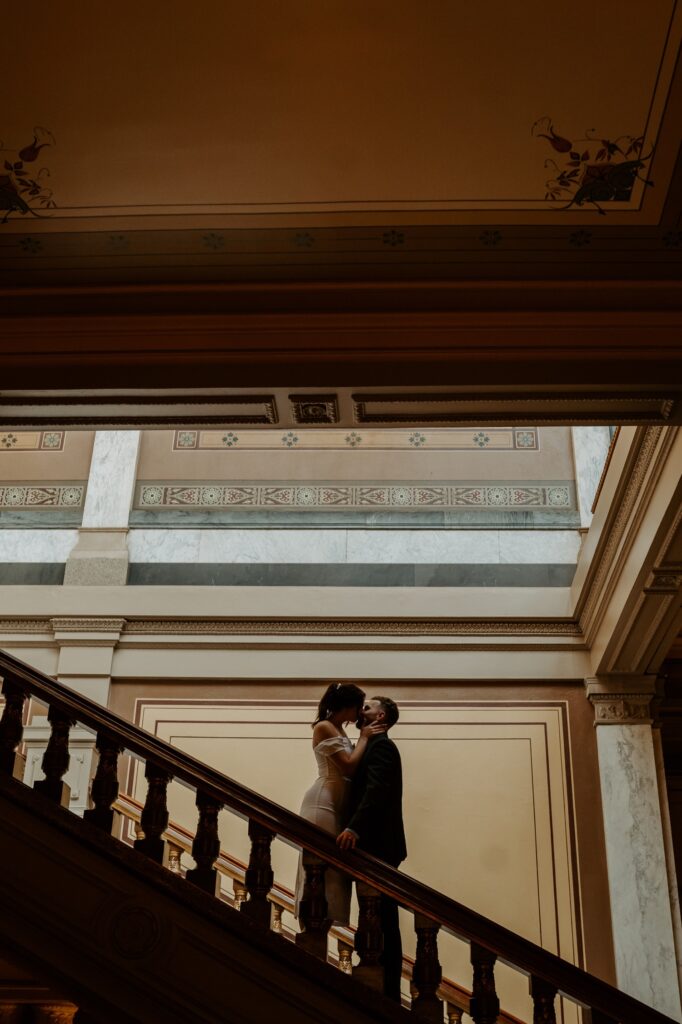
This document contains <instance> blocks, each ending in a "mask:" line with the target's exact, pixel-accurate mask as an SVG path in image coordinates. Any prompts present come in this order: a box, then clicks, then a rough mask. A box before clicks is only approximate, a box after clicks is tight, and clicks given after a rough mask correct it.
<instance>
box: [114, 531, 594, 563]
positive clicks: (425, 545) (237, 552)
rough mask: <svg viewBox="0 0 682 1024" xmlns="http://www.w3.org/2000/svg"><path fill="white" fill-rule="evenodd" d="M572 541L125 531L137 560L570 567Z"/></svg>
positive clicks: (554, 534) (496, 535)
mask: <svg viewBox="0 0 682 1024" xmlns="http://www.w3.org/2000/svg"><path fill="white" fill-rule="evenodd" d="M536 537H538V542H537V544H536V543H535V538H536ZM579 541H580V537H579V534H578V533H577V531H575V530H569V531H564V530H551V531H549V530H548V531H534V532H530V533H515V532H509V531H504V530H471V531H469V530H380V529H372V530H362V529H357V530H333V529H332V530H324V531H322V530H298V529H290V530H247V529H232V530H211V529H203V530H196V529H194V530H193V529H185V530H166V529H153V530H148V529H131V531H130V534H129V537H128V547H129V552H130V561H131V562H138V563H145V562H146V563H190V562H201V563H212V562H214V563H224V562H233V563H239V562H242V563H248V562H251V563H263V564H265V563H290V564H293V563H297V562H303V563H325V562H328V563H334V564H339V563H345V562H347V563H350V564H352V563H362V564H368V563H369V564H378V563H395V564H406V563H407V564H420V563H424V564H438V563H449V564H460V563H461V564H476V563H483V564H491V565H495V564H498V563H500V562H504V563H515V564H531V563H534V564H539V563H544V564H568V565H573V564H575V560H576V555H577V550H578V545H579ZM515 542H517V543H515Z"/></svg>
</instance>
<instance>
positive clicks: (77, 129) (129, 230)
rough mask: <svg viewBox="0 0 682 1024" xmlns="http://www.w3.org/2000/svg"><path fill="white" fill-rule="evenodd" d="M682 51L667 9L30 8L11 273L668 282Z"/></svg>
mask: <svg viewBox="0 0 682 1024" xmlns="http://www.w3.org/2000/svg"><path fill="white" fill-rule="evenodd" d="M681 38H682V8H681V6H680V5H679V4H677V3H676V2H675V0H650V2H649V3H648V4H647V5H646V6H643V5H642V4H641V3H635V2H634V0H600V3H599V4H594V3H593V2H590V3H588V2H587V0H573V2H572V3H571V4H570V5H559V4H554V5H551V4H547V3H546V0H543V2H540V0H524V2H523V3H522V4H509V3H508V2H503V0H479V3H478V4H476V5H473V4H467V5H464V4H459V3H453V2H451V0H419V2H416V0H287V3H282V2H281V0H252V2H250V3H248V4H244V3H236V2H234V0H197V3H195V4H193V5H191V6H190V5H187V4H185V3H180V2H179V0H164V2H163V3H161V2H159V0H148V2H146V3H144V4H139V3H133V2H132V0H122V2H119V3H117V4H116V5H115V6H111V5H102V4H92V3H91V2H89V0H70V3H69V4H68V5H60V4H47V3H39V4H38V5H37V7H36V6H35V5H25V6H24V7H20V8H17V9H16V10H15V11H14V12H13V30H12V32H11V33H6V34H5V37H4V39H3V41H2V43H0V49H1V50H2V66H3V69H4V76H5V81H6V83H8V85H9V86H11V89H10V95H11V103H10V104H6V105H5V107H4V110H3V114H2V119H1V122H2V123H0V139H2V142H1V143H0V147H1V152H0V220H2V223H0V271H4V272H5V274H4V278H5V281H7V282H8V283H10V284H13V283H17V284H32V283H35V284H44V283H49V282H50V281H55V282H68V283H74V282H75V283H83V282H88V281H94V282H98V283H102V282H106V281H112V282H118V281H126V280H132V281H159V280H203V281H212V280H215V281H225V280H245V279H246V280H249V279H264V278H266V279H271V278H277V277H284V278H289V279H291V278H303V279H305V278H310V277H312V278H315V277H317V278H329V277H331V278H333V277H358V276H360V277H364V276H366V277H377V276H379V277H396V276H397V277H400V276H409V277H418V276H420V275H421V276H429V277H433V276H434V275H435V276H440V277H458V276H459V277H461V276H469V275H471V276H479V277H486V276H490V277H499V276H500V275H504V276H511V277H514V276H518V275H526V276H540V277H542V276H552V275H554V274H556V275H557V276H566V275H568V276H575V277H581V276H585V275H586V274H587V275H588V276H589V275H590V274H595V275H597V276H599V275H609V274H621V275H622V276H626V277H627V276H628V275H629V274H630V273H631V274H632V275H633V276H634V275H635V273H636V274H637V276H640V277H641V276H651V277H656V276H659V277H665V276H671V275H674V274H676V273H677V272H678V270H679V266H680V264H681V262H682V222H681V214H682V176H681V175H680V165H679V163H678V158H679V150H680V126H681V125H682V70H681V69H680V65H679V52H680V39H681ZM635 267H636V270H635V269H634V268H635Z"/></svg>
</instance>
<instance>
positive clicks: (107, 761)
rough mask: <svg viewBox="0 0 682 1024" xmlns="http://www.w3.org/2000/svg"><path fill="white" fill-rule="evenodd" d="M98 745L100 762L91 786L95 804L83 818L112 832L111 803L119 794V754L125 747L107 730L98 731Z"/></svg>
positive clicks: (112, 815) (112, 814) (112, 813)
mask: <svg viewBox="0 0 682 1024" xmlns="http://www.w3.org/2000/svg"><path fill="white" fill-rule="evenodd" d="M96 746H97V750H98V752H99V762H98V764H97V771H96V772H95V777H94V779H93V780H92V786H91V788H90V796H91V798H92V802H93V805H94V806H93V807H91V808H90V810H88V811H85V813H84V814H83V820H84V821H88V822H90V824H91V825H95V826H96V827H97V828H101V829H104V831H105V832H108V833H109V834H111V829H112V826H113V824H114V812H113V810H112V806H111V805H112V804H113V803H114V801H115V800H116V797H117V796H118V755H119V754H120V753H122V752H123V747H121V746H120V745H119V743H118V741H117V740H115V739H114V737H113V736H110V735H109V734H108V733H106V732H98V733H97V744H96Z"/></svg>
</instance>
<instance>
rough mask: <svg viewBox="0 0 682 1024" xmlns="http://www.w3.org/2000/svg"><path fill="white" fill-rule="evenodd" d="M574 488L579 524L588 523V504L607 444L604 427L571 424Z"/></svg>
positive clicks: (594, 492)
mask: <svg viewBox="0 0 682 1024" xmlns="http://www.w3.org/2000/svg"><path fill="white" fill-rule="evenodd" d="M571 436H572V439H573V461H574V464H575V487H576V493H577V495H578V508H579V509H580V525H581V527H583V528H585V529H587V528H588V527H589V525H590V523H591V522H592V505H593V503H594V496H595V494H596V493H597V487H598V485H599V481H600V479H601V474H602V470H603V469H604V463H605V462H606V456H607V453H608V450H609V446H610V444H611V433H610V430H609V428H608V427H572V428H571Z"/></svg>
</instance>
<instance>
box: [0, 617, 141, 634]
mask: <svg viewBox="0 0 682 1024" xmlns="http://www.w3.org/2000/svg"><path fill="white" fill-rule="evenodd" d="M49 621H50V625H51V626H52V629H53V630H54V632H55V633H120V632H121V631H122V629H123V627H124V626H125V622H126V620H125V619H122V618H106V617H102V616H98V615H88V616H80V617H72V616H64V617H60V618H52V619H50V620H49ZM1 628H2V622H0V629H1Z"/></svg>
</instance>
